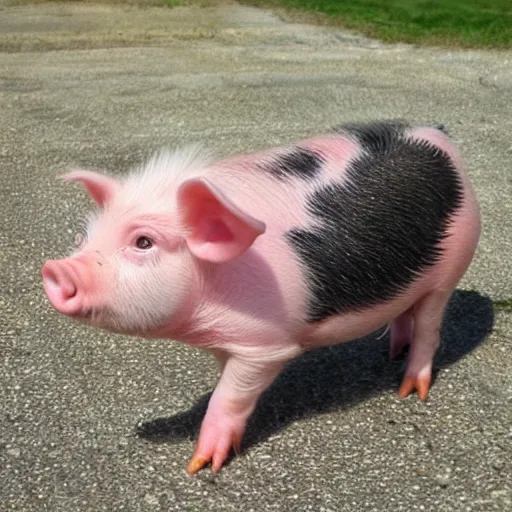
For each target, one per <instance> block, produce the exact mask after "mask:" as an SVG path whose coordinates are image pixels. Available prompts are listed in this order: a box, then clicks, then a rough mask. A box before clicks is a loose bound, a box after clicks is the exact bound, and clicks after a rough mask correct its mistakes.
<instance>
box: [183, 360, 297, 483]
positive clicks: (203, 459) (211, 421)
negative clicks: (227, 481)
mask: <svg viewBox="0 0 512 512" xmlns="http://www.w3.org/2000/svg"><path fill="white" fill-rule="evenodd" d="M294 355H297V354H296V353H295V354H294ZM216 357H217V359H218V360H219V362H220V363H221V367H222V368H223V370H222V374H221V377H220V380H219V383H218V384H217V387H216V388H215V391H214V392H213V394H212V397H211V398H210V402H209V404H208V410H207V411H206V415H205V417H204V419H203V423H202V425H201V431H200V433H199V440H198V442H197V446H196V450H195V452H194V455H193V457H192V459H191V461H190V463H189V465H188V467H187V472H188V474H189V475H192V474H194V473H196V472H197V471H199V470H200V469H201V468H202V467H204V466H205V465H206V464H208V463H209V462H210V461H211V463H212V470H213V471H214V472H217V471H218V470H219V469H220V468H221V466H222V464H223V463H224V461H225V460H226V458H227V457H228V455H229V453H230V451H231V448H233V449H234V450H235V451H237V450H239V448H240V444H241V441H242V437H243V434H244V431H245V426H246V424H247V420H248V418H249V416H250V415H251V414H252V412H253V411H254V408H255V407H256V403H257V402H258V399H259V397H260V395H261V394H262V393H263V391H264V390H265V389H266V388H267V387H268V386H269V385H270V384H271V383H272V381H273V380H274V379H275V378H276V376H277V375H278V374H279V372H280V371H281V369H282V368H283V366H284V364H285V362H286V361H287V360H289V359H291V357H283V356H282V355H281V356H280V357H277V358H273V357H269V354H265V355H264V358H265V359H264V360H260V359H258V358H256V356H253V357H250V356H246V355H244V356H243V357H241V356H240V355H229V356H227V355H226V354H225V353H224V356H223V357H220V359H219V355H218V354H216Z"/></svg>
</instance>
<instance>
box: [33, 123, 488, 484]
mask: <svg viewBox="0 0 512 512" xmlns="http://www.w3.org/2000/svg"><path fill="white" fill-rule="evenodd" d="M65 179H66V180H67V181H78V182H81V183H82V184H83V185H84V186H85V188H86V190H87V192H88V194H89V196H90V197H91V199H92V200H93V201H94V202H95V203H96V204H97V205H98V206H99V208H100V210H99V213H98V214H97V215H95V216H93V217H91V220H90V223H89V227H88V230H87V235H86V237H85V239H84V241H83V243H82V244H81V246H80V247H79V248H78V249H77V251H76V252H75V253H74V254H73V255H72V256H70V257H69V258H66V259H62V260H51V261H47V262H46V263H45V265H44V267H43V270H42V274H43V282H44V288H45V291H46V294H47V296H48V298H49V300H50V302H51V304H52V305H53V306H54V308H55V309H56V310H57V311H59V312H61V313H64V314H66V315H69V316H72V317H74V318H76V319H78V320H82V321H85V322H87V323H90V324H92V325H94V326H97V327H101V328H104V329H108V330H112V331H116V332H120V333H127V334H135V335H140V336H144V337H148V338H169V339H175V340H179V341H182V342H185V343H188V344H190V345H193V346H197V347H200V348H203V349H206V350H210V351H211V352H212V353H213V354H214V355H215V357H216V358H217V359H218V361H219V363H220V366H221V369H222V373H221V377H220V380H219V383H218V385H217V387H216V389H215V391H214V393H213V395H212V397H211V399H210V402H209V405H208V410H207V412H206V415H205V418H204V420H203V423H202V426H201V431H200V435H199V440H198V443H197V447H196V450H195V453H194V455H193V457H192V459H191V461H190V463H189V466H188V472H189V474H192V473H195V472H196V471H198V470H199V469H200V468H202V467H203V466H205V465H206V464H207V463H209V462H211V463H212V468H213V471H218V470H219V469H220V467H221V466H222V464H223V463H224V461H225V459H226V458H227V456H228V455H229V452H230V450H231V449H232V448H234V449H237V448H238V447H239V445H240V442H241V439H242V436H243V434H244V429H245V426H246V422H247V419H248V418H249V416H250V415H251V414H252V412H253V410H254V408H255V407H256V404H257V402H258V399H259V397H260V395H261V393H262V392H263V391H264V390H265V389H266V388H267V387H268V386H269V385H270V384H271V382H272V381H273V380H274V379H275V377H276V376H277V375H278V374H279V372H280V371H281V370H282V368H283V366H284V364H285V363H286V362H287V361H289V360H291V359H292V358H295V357H297V356H298V355H300V354H302V353H303V352H304V351H306V350H308V349H312V348H315V347H321V346H326V345H330V344H336V343H342V342H345V341H348V340H351V339H353V338H356V337H361V336H364V335H367V334H369V333H371V332H373V331H376V330H377V329H379V328H381V327H383V326H386V325H387V324H391V350H390V354H391V356H392V357H393V356H395V355H397V354H398V353H399V352H400V351H401V350H402V349H403V348H404V347H405V346H406V345H410V350H409V355H408V363H407V369H406V372H405V376H404V379H403V382H402V385H401V388H400V392H399V394H400V396H401V397H404V396H406V395H408V394H409V393H411V392H412V391H414V390H415V389H416V390H417V391H418V394H419V396H420V398H421V399H426V397H427V394H428V390H429V387H430V381H431V370H432V360H433V357H434V355H435V352H436V350H437V347H438V345H439V341H440V340H439V331H440V325H441V321H442V317H443V313H444V310H445V307H446V304H447V302H448V300H449V298H450V296H451V294H452V292H453V290H454V289H455V287H456V285H457V283H458V282H459V280H460V279H461V277H462V276H463V274H464V272H465V271H466V269H467V267H468V266H469V264H470V262H471V260H472V257H473V254H474V251H475V249H476V246H477V243H478V238H479V232H480V217H479V209H478V204H477V201H476V198H475V194H474V192H473V189H472V187H471V185H470V183H469V181H468V178H467V176H466V174H465V173H464V172H463V170H462V166H461V163H460V160H459V157H458V155H457V152H456V150H455V148H454V147H453V145H452V143H451V142H450V140H449V138H448V137H447V135H446V134H445V133H444V132H443V131H442V129H440V128H435V127H428V126H413V125H409V124H407V123H405V122H401V121H386V122H379V123H372V124H366V125H364V124H360V125H343V126H339V127H336V128H334V129H333V130H332V131H331V132H330V133H328V134H327V135H324V136H321V137H315V138H310V139H307V140H303V141H300V142H298V143H296V144H294V145H290V146H288V147H283V148H278V149H273V150H269V151H266V152H262V153H258V154H254V155H247V156H235V157H233V158H230V159H226V160H222V161H217V162H212V161H210V159H209V158H207V157H206V156H205V154H204V153H202V152H201V151H199V150H193V149H189V150H184V151H181V152H177V153H167V152H162V153H160V154H159V155H157V156H155V157H154V158H153V159H152V160H151V161H150V162H149V163H148V164H147V165H146V166H145V167H143V168H141V169H140V170H137V171H136V172H134V173H132V174H130V175H128V176H127V177H125V178H123V179H116V178H112V177H108V176H106V175H103V174H99V173H96V172H92V171H73V172H70V173H69V174H67V175H66V176H65Z"/></svg>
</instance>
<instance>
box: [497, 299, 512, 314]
mask: <svg viewBox="0 0 512 512" xmlns="http://www.w3.org/2000/svg"><path fill="white" fill-rule="evenodd" d="M493 304H494V308H495V309H497V310H506V311H509V310H512V299H505V300H495V301H493Z"/></svg>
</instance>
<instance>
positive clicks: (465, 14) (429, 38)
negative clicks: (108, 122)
mask: <svg viewBox="0 0 512 512" xmlns="http://www.w3.org/2000/svg"><path fill="white" fill-rule="evenodd" d="M44 1H47V0H11V2H10V3H11V5H20V4H33V3H42V2H44ZM53 1H55V2H61V3H64V2H67V1H69V0H53ZM81 1H82V3H83V2H84V1H85V2H87V3H104V4H105V3H108V4H130V5H145V6H150V5H152V6H169V7H174V6H176V5H191V4H192V5H201V6H206V5H218V4H219V3H229V1H224V2H222V0H221V1H219V0H81ZM238 1H239V3H243V4H248V5H254V6H260V7H267V8H272V9H278V10H280V11H281V12H287V13H290V14H291V16H292V17H294V18H297V17H298V18H299V19H300V18H302V19H306V20H308V21H313V22H317V23H323V24H333V25H339V26H344V27H347V28H351V29H355V30H358V31H360V32H362V33H364V34H366V35H367V36H370V37H374V38H378V39H381V40H384V41H387V42H399V41H403V42H408V43H417V44H436V45H443V46H447V45H449V46H453V45H455V46H462V47H491V48H512V0H238Z"/></svg>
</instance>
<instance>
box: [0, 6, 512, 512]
mask: <svg viewBox="0 0 512 512" xmlns="http://www.w3.org/2000/svg"><path fill="white" fill-rule="evenodd" d="M0 50H1V51H0V119H1V123H0V180H1V181H0V182H1V186H0V276H1V281H2V287H1V290H0V311H1V314H0V337H1V343H0V354H1V358H0V364H1V365H2V367H1V369H0V510H6V511H7V510H17V511H24V512H25V511H26V512H30V511H39V510H50V511H63V512H64V511H65V512H70V511H81V510H84V511H85V510H87V511H89V510H94V511H102V510H105V511H112V510H116V511H117V510H128V511H132V510H133V511H139V510H141V511H144V510H148V511H151V510H164V511H170V510H177V511H178V510H179V511H187V510H199V511H202V510H208V511H210V510H212V511H213V510H222V511H230V510H240V509H243V510H245V511H247V512H249V511H251V510H254V511H263V510H298V511H303V510H313V511H322V510H324V511H328V510H332V511H340V510H343V511H349V512H350V511H354V512H360V511H388V510H389V511H393V512H398V511H407V512H410V511H411V510H425V511H440V512H442V511H475V512H477V511H478V512H481V511H500V512H502V511H506V510H512V464H511V461H512V427H511V425H512V407H511V401H512V355H511V354H512V350H511V348H512V308H511V307H510V299H511V298H512V272H511V258H510V254H512V200H511V197H512V173H511V170H510V160H511V158H512V142H511V138H510V134H511V133H512V52H510V51H509V52H485V51H458V50H457V51H448V50H438V49H426V48H416V47H413V46H407V45H391V46H388V45H382V44H380V43H378V42H376V41H371V40H368V39H365V38H363V37H361V36H359V35H357V34H353V33H348V32H345V31H342V30H339V29H334V28H327V27H314V26H309V25H305V24H300V23H291V22H285V21H283V20H282V19H280V18H279V17H278V16H276V15H274V14H272V13H269V12H267V11H262V10H258V9H251V8H246V7H240V6H236V5H224V6H222V5H221V6H219V7H216V8H209V9H198V8H192V7H187V8H177V9H174V10H166V9H163V10H162V9H155V8H144V9H136V8H133V7H119V6H117V7H116V6H94V5H78V6H72V5H71V6H70V5H66V6H63V5H51V4H49V5H38V6H32V7H9V6H8V5H7V2H2V1H0ZM389 117H392V118H397V117H405V118H409V119H416V120H421V121H425V122H442V123H444V124H445V125H446V126H447V128H448V130H449V131H450V132H451V134H452V135H453V137H454V139H455V140H456V142H457V143H458V144H459V146H460V148H461V151H462V154H463V157H464V160H465V162H466V164H467V168H468V172H469V174H470V176H471V179H472V181H473V183H474V184H475V187H476V189H477V193H478V196H479V198H480V202H481V209H482V215H483V228H484V229H483V233H482V238H481V243H480V246H479V250H478V253H477V256H476V258H475V260H474V263H473V265H472V266H471V268H470V270H469V271H468V273H467V274H466V276H465V278H464V279H463V281H462V282H461V284H460V287H459V290H458V291H457V293H456V294H455V296H454V299H453V301H452V302H451V305H450V308H449V311H448V314H447V317H446V321H445V325H444V328H443V339H444V345H443V348H442V350H441V351H440V353H439V357H438V360H437V363H436V368H437V378H436V381H435V383H434V386H433V388H432V391H431V394H430V398H429V400H428V401H427V402H426V403H420V401H419V400H418V399H417V397H415V396H413V397H410V398H408V399H406V400H403V401H400V400H398V398H397V396H396V391H397V388H398V386H399V383H400V379H401V375H402V372H403V370H404V362H403V361H398V362H393V363H391V362H389V361H388V360H387V356H386V351H387V344H388V342H389V340H388V338H387V337H383V338H381V339H376V337H373V338H372V339H367V340H360V341H356V342H353V343H349V344H346V345H344V346H341V347H335V348H329V349H324V350H319V351H316V352H312V353H310V354H308V355H306V356H305V357H302V358H300V359H299V360H297V361H294V362H293V363H292V364H290V365H289V367H288V368H287V370H286V371H285V373H284V374H283V375H282V376H281V377H280V378H279V379H278V380H277V381H276V383H275V384H274V385H273V386H272V387H271V388H270V389H269V391H268V392H267V393H266V394H265V395H264V397H263V398H262V400H261V404H260V406H259V408H258V410H257V412H256V414H255V416H254V418H253V420H252V421H251V424H250V426H249V429H248V434H247V438H246V442H245V450H244V453H243V454H242V455H241V456H239V457H237V458H235V459H233V460H232V461H231V463H230V464H229V465H228V466H226V467H225V468H224V469H223V470H222V471H221V472H220V473H219V474H218V475H216V476H213V475H211V473H210V472H209V471H202V472H201V473H200V474H198V475H197V476H196V477H194V478H189V477H188V476H187V475H186V473H185V466H186V463H187V461H188V458H189V457H190V455H191V453H192V449H193V444H194V438H195V436H196V435H197V431H198V428H199V424H200V421H201V417H202V414H203V413H204V409H205V405H206V401H207V399H208V396H209V393H210V392H211V390H212V389H213V387H214V385H215V382H216V379H217V377H218V375H217V370H216V365H215V363H214V361H212V360H211V359H210V358H209V357H208V356H207V355H206V354H203V353H200V352H198V351H195V350H192V349H190V348H187V347H185V346H182V345H179V344H177V343H173V342H168V341H146V340H141V339H136V338H128V337H121V336H115V335H111V334H108V333H103V332H99V331H94V330H92V329H89V328H86V327H84V326H80V325H77V324H75V323H73V322H71V321H69V320H68V319H66V318H62V317H60V316H59V315H57V314H56V313H54V312H53V311H52V309H51V308H50V306H49V305H48V303H47V301H46V300H45V297H44V294H43V291H42V286H41V278H40V268H41V265H42V263H43V262H44V261H45V259H47V258H49V257H52V258H54V257H58V256H62V255H63V254H65V253H66V251H67V250H68V248H69V247H70V246H71V245H72V243H73V240H74V234H75V232H76V231H77V228H78V226H79V223H80V218H81V216H82V215H83V213H85V211H86V208H87V207H88V201H87V199H86V197H85V195H84V194H83V193H80V192H79V191H78V188H77V187H72V186H66V185H65V184H63V183H61V182H59V181H57V180H55V176H56V175H57V174H59V173H62V172H64V171H65V170H66V169H67V168H68V167H69V166H72V165H78V166H85V167H90V168H101V169H107V170H110V171H112V172H114V173H121V172H124V171H126V170H127V169H128V168H130V167H131V166H133V165H136V164H138V163H140V162H141V160H143V159H144V158H146V157H147V156H149V155H150V154H151V152H152V151H153V150H156V149H158V148H160V147H161V146H162V145H169V146H171V147H176V146H179V145H181V144H183V143H188V142H201V143H204V144H206V145H208V146H210V147H212V148H215V149H216V150H217V151H218V153H219V155H226V154H228V153H232V152H236V151H248V150H254V149H258V148H263V147H265V146H271V145H277V144H281V143H286V142H291V141H293V140H295V139H297V138H299V137H303V136H307V135H310V134H314V133H319V132H322V131H325V130H326V129H327V128H329V127H330V126H332V125H335V124H338V123H340V122H345V121H363V120H369V119H375V118H389ZM493 301H494V302H496V301H501V302H499V304H501V306H500V307H494V308H493ZM507 301H508V302H507ZM507 304H508V305H507Z"/></svg>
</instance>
